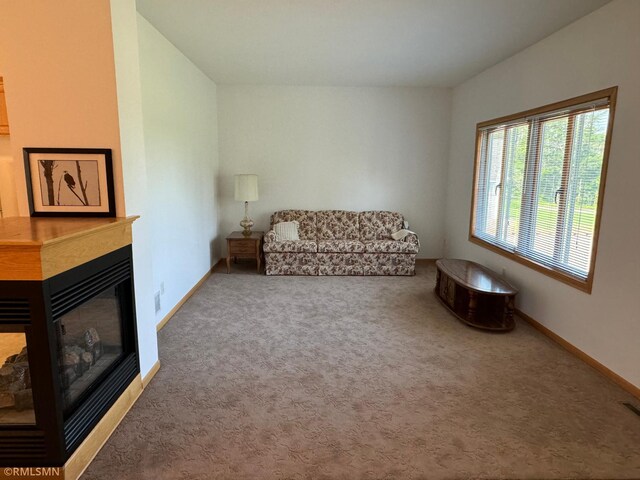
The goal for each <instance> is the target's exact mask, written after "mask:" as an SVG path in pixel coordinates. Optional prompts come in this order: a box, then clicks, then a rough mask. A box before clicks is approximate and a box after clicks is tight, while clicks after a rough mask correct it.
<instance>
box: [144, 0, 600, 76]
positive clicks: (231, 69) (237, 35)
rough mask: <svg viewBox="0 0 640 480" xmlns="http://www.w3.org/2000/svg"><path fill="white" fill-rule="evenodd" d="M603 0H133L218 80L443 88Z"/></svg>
mask: <svg viewBox="0 0 640 480" xmlns="http://www.w3.org/2000/svg"><path fill="white" fill-rule="evenodd" d="M608 1H609V0H179V1H178V0H137V5H138V11H139V12H140V13H141V14H142V15H143V16H144V17H145V18H146V19H147V20H149V22H151V23H152V24H153V25H154V26H155V27H156V28H157V29H158V30H159V31H160V32H162V34H163V35H164V36H165V37H167V38H168V39H169V40H170V41H171V42H172V43H173V44H174V45H175V46H176V47H178V49H180V50H181V51H182V52H183V53H184V54H185V55H186V56H187V57H188V58H189V59H191V61H192V62H193V63H195V64H196V65H197V66H198V67H199V68H200V69H201V70H202V71H204V72H205V73H206V74H207V75H208V76H209V77H210V78H211V79H212V80H214V81H215V82H216V83H218V84H253V85H335V86H438V87H451V86H455V85H458V84H460V83H462V82H463V81H465V80H466V79H468V78H470V77H472V76H474V75H476V74H478V73H480V72H481V71H482V70H484V69H486V68H488V67H490V66H492V65H494V64H496V63H498V62H500V61H501V60H503V59H505V58H508V57H510V56H511V55H513V54H515V53H517V52H518V51H520V50H522V49H524V48H526V47H528V46H529V45H532V44H534V43H536V42H537V41H539V40H541V39H543V38H544V37H546V36H548V35H550V34H551V33H553V32H555V31H556V30H559V29H560V28H562V27H564V26H565V25H567V24H569V23H571V22H573V21H574V20H576V19H578V18H580V17H582V16H584V15H586V14H587V13H590V12H592V11H593V10H595V9H597V8H599V7H601V6H602V5H604V4H605V3H607V2H608Z"/></svg>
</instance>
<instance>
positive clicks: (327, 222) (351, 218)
mask: <svg viewBox="0 0 640 480" xmlns="http://www.w3.org/2000/svg"><path fill="white" fill-rule="evenodd" d="M316 219H317V220H316V221H317V224H318V240H358V238H359V236H360V231H359V228H358V212H349V211H346V210H324V211H320V212H317V217H316Z"/></svg>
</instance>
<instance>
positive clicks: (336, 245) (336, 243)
mask: <svg viewBox="0 0 640 480" xmlns="http://www.w3.org/2000/svg"><path fill="white" fill-rule="evenodd" d="M318 252H326V253H362V252H364V243H362V242H359V241H358V240H319V241H318Z"/></svg>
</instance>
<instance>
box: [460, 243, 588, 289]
mask: <svg viewBox="0 0 640 480" xmlns="http://www.w3.org/2000/svg"><path fill="white" fill-rule="evenodd" d="M469 241H470V242H471V243H475V244H476V245H479V246H481V247H484V248H486V249H487V250H491V251H492V252H494V253H497V254H498V255H501V256H503V257H506V258H508V259H509V260H513V261H514V262H517V263H519V264H521V265H524V266H525V267H529V268H531V269H532V270H535V271H536V272H540V273H542V274H543V275H546V276H547V277H551V278H553V279H555V280H558V281H560V282H562V283H566V284H567V285H569V286H571V287H573V288H577V289H578V290H581V291H583V292H585V293H587V294H589V295H591V288H592V284H593V265H592V269H591V272H590V274H589V277H588V278H587V280H580V279H577V278H575V277H572V276H570V275H568V274H566V273H564V272H561V271H559V270H554V269H552V268H549V267H547V266H545V265H542V264H540V263H536V262H534V261H533V260H531V259H529V258H526V257H523V256H521V255H518V254H517V253H512V252H508V251H506V250H503V249H502V248H500V247H498V246H496V245H493V244H491V243H488V242H486V241H484V240H482V239H480V238H478V237H475V236H474V235H472V234H470V235H469Z"/></svg>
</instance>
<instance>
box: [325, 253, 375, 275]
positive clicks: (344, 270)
mask: <svg viewBox="0 0 640 480" xmlns="http://www.w3.org/2000/svg"><path fill="white" fill-rule="evenodd" d="M363 273H364V270H363V268H362V254H360V253H318V275H362V274H363Z"/></svg>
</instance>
